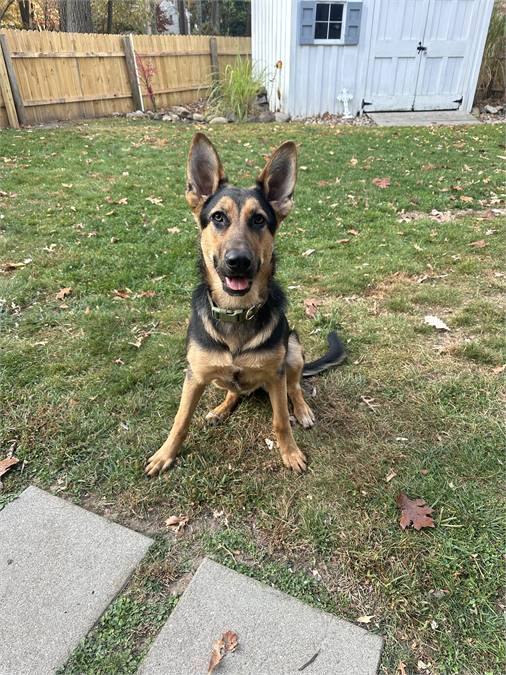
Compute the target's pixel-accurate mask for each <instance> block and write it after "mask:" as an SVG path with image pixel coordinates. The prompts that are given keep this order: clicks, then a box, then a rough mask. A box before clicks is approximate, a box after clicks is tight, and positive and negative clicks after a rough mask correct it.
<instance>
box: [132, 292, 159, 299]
mask: <svg viewBox="0 0 506 675" xmlns="http://www.w3.org/2000/svg"><path fill="white" fill-rule="evenodd" d="M155 295H156V291H140V293H136V294H135V295H134V298H154V297H155Z"/></svg>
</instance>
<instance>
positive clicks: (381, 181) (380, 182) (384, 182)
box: [372, 178, 390, 190]
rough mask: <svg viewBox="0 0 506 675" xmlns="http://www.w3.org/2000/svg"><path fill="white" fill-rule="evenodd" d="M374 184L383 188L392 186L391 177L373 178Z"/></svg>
mask: <svg viewBox="0 0 506 675" xmlns="http://www.w3.org/2000/svg"><path fill="white" fill-rule="evenodd" d="M372 182H373V185H376V187H379V188H382V189H383V190H384V189H385V188H387V187H390V178H373V179H372Z"/></svg>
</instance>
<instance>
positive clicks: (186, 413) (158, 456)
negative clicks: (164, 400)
mask: <svg viewBox="0 0 506 675" xmlns="http://www.w3.org/2000/svg"><path fill="white" fill-rule="evenodd" d="M205 388H206V385H205V384H202V383H201V382H196V381H195V379H194V378H193V377H192V376H191V375H188V374H187V375H186V378H185V381H184V384H183V392H182V394H181V401H180V403H179V409H178V411H177V414H176V417H175V418H174V424H173V425H172V429H171V430H170V434H169V436H168V438H167V440H166V441H165V443H164V444H163V445H162V447H161V448H160V449H159V450H157V451H156V452H155V454H154V455H152V456H151V457H150V458H149V460H148V464H147V466H146V469H145V471H146V473H147V474H148V476H156V474H157V473H160V472H162V471H165V469H168V468H169V466H170V465H171V464H173V463H174V460H175V459H176V457H177V455H178V453H179V450H180V448H181V445H182V444H183V442H184V439H185V438H186V434H187V433H188V427H189V425H190V421H191V418H192V415H193V413H194V412H195V408H196V407H197V404H198V402H199V400H200V397H201V396H202V394H203V392H204V389H205Z"/></svg>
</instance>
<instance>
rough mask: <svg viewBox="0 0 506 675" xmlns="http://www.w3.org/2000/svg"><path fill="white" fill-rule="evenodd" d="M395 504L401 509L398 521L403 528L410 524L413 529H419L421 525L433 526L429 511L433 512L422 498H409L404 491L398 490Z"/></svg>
mask: <svg viewBox="0 0 506 675" xmlns="http://www.w3.org/2000/svg"><path fill="white" fill-rule="evenodd" d="M397 506H398V507H399V508H400V510H401V518H400V521H399V524H400V526H401V527H402V529H403V530H405V529H406V528H407V527H409V526H410V525H411V524H412V525H413V527H414V528H415V530H421V529H422V527H435V525H434V520H433V519H432V516H431V513H433V512H434V509H432V508H431V507H430V506H427V504H426V503H425V500H423V499H410V498H409V497H408V496H407V495H406V494H405V493H404V492H399V494H398V496H397Z"/></svg>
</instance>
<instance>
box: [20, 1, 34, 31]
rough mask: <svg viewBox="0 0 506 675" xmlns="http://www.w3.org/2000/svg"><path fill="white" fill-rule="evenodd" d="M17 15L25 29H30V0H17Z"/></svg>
mask: <svg viewBox="0 0 506 675" xmlns="http://www.w3.org/2000/svg"><path fill="white" fill-rule="evenodd" d="M18 7H19V15H20V16H21V23H22V24H23V28H24V29H25V30H31V29H32V3H31V0H18Z"/></svg>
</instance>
